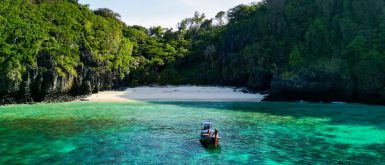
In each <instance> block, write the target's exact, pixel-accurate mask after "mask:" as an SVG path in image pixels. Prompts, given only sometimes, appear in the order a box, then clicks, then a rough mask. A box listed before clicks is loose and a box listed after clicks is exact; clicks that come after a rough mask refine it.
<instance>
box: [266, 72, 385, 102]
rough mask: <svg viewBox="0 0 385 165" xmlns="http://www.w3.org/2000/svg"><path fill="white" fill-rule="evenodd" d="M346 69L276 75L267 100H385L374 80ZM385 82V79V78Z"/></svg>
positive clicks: (382, 91)
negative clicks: (360, 76)
mask: <svg viewBox="0 0 385 165" xmlns="http://www.w3.org/2000/svg"><path fill="white" fill-rule="evenodd" d="M341 74H342V72H335V73H330V72H326V71H306V72H303V73H301V74H298V75H295V76H291V77H290V78H287V77H286V76H283V75H282V74H281V75H275V76H274V77H273V79H272V81H271V88H270V92H269V95H268V97H267V98H266V99H265V101H299V100H304V101H311V102H339V101H342V102H358V103H370V104H382V105H383V104H385V91H384V89H383V88H382V87H381V86H377V87H376V86H375V85H374V84H375V83H374V82H372V83H369V82H368V83H367V85H366V86H365V87H362V86H363V85H364V83H363V82H362V81H359V80H357V78H355V76H353V75H350V74H347V75H341ZM383 83H385V82H383Z"/></svg>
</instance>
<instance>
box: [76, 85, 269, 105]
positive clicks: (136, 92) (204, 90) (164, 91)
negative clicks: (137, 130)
mask: <svg viewBox="0 0 385 165" xmlns="http://www.w3.org/2000/svg"><path fill="white" fill-rule="evenodd" d="M264 98H265V95H262V94H258V93H245V92H243V91H242V88H235V87H223V86H156V87H149V86H143V87H135V88H127V89H126V90H123V91H103V92H99V93H96V94H92V95H90V96H88V97H85V98H83V99H82V100H81V101H88V102H135V101H175V102H178V101H180V102H183V101H196V102H200V101H202V102H261V101H262V100H263V99H264Z"/></svg>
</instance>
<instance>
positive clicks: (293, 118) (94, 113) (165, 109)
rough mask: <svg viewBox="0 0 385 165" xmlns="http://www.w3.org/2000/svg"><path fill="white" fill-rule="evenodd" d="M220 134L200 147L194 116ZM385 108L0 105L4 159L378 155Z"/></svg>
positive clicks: (274, 159) (375, 159) (319, 160)
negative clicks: (217, 139) (217, 144)
mask: <svg viewBox="0 0 385 165" xmlns="http://www.w3.org/2000/svg"><path fill="white" fill-rule="evenodd" d="M205 119H210V120H211V121H213V122H214V123H215V127H216V128H217V129H218V130H219V132H220V136H221V137H222V139H221V142H220V147H219V148H205V147H203V146H202V145H201V144H200V143H199V141H198V139H199V131H198V130H197V129H199V127H200V122H201V121H202V120H205ZM384 162H385V107H382V106H370V105H360V104H312V103H280V102H271V103H270V102H262V103H225V102H138V103H91V102H72V103H57V104H35V105H11V106H3V107H0V164H39V165H40V164H172V165H174V164H384Z"/></svg>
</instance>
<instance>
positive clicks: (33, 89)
mask: <svg viewBox="0 0 385 165" xmlns="http://www.w3.org/2000/svg"><path fill="white" fill-rule="evenodd" d="M84 51H85V50H84ZM85 52H86V51H85ZM82 56H83V57H86V56H88V58H82V59H81V60H82V61H81V62H82V63H83V64H85V65H79V66H78V67H77V68H76V70H77V75H76V76H75V75H71V74H65V75H59V73H58V72H57V70H56V66H55V65H54V60H53V58H52V56H51V55H49V54H47V53H44V52H42V53H40V54H39V56H38V58H37V67H31V68H29V69H28V70H27V71H26V72H25V73H24V74H23V75H22V77H21V80H8V79H6V76H4V75H2V76H1V77H0V85H1V86H0V104H14V103H33V102H41V101H44V102H56V101H70V100H74V99H76V98H77V97H79V96H82V95H89V94H92V93H96V92H99V91H100V90H107V89H112V88H119V87H121V86H122V85H124V83H122V80H121V79H120V78H119V76H118V75H120V74H119V73H118V71H100V70H99V71H96V70H97V69H94V67H95V68H98V66H99V68H103V67H100V66H101V64H98V63H97V62H95V61H92V60H91V58H89V56H90V54H87V53H82ZM90 63H93V64H92V65H90ZM91 66H94V67H91Z"/></svg>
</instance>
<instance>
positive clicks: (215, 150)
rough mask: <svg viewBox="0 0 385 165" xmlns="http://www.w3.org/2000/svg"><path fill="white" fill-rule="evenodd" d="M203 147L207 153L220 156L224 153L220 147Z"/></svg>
mask: <svg viewBox="0 0 385 165" xmlns="http://www.w3.org/2000/svg"><path fill="white" fill-rule="evenodd" d="M202 147H203V148H204V149H205V150H206V152H208V153H210V154H220V153H221V152H222V147H221V146H220V145H219V146H212V145H203V144H202Z"/></svg>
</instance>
